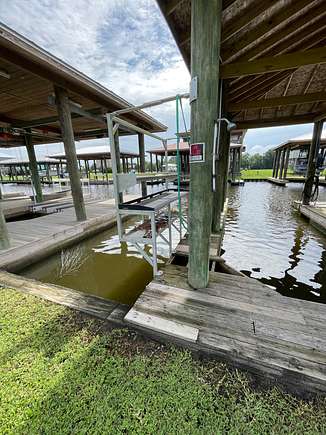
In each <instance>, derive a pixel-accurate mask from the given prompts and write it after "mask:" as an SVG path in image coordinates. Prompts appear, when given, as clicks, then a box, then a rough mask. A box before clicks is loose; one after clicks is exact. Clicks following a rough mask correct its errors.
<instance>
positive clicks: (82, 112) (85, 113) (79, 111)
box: [70, 102, 106, 125]
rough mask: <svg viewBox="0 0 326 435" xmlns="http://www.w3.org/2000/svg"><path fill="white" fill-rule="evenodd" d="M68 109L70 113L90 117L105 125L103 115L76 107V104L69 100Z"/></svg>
mask: <svg viewBox="0 0 326 435" xmlns="http://www.w3.org/2000/svg"><path fill="white" fill-rule="evenodd" d="M70 111H71V113H75V114H77V115H79V116H81V117H83V118H88V119H91V120H92V121H96V122H98V123H100V124H105V125H106V120H105V118H104V116H100V115H96V114H94V113H92V111H89V110H85V109H83V108H82V107H78V106H77V105H76V104H74V103H72V102H70Z"/></svg>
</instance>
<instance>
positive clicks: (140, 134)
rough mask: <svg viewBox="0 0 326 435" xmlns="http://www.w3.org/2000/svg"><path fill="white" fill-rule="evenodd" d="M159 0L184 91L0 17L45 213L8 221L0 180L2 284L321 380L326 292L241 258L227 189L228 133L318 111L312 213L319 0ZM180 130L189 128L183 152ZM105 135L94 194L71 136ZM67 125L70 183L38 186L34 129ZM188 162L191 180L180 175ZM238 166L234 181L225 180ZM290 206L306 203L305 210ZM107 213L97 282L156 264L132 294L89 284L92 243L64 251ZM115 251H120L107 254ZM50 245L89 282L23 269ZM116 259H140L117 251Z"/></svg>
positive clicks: (267, 370) (290, 121) (16, 142)
mask: <svg viewBox="0 0 326 435" xmlns="http://www.w3.org/2000/svg"><path fill="white" fill-rule="evenodd" d="M157 4H158V6H159V8H160V11H161V13H162V20H163V19H165V21H166V23H167V25H168V26H169V29H170V30H171V33H172V36H173V37H174V39H175V42H176V44H177V46H178V48H179V50H180V52H181V54H182V56H183V59H184V61H185V63H186V65H187V67H188V69H189V72H190V74H191V83H190V86H189V92H186V93H183V92H180V94H177V95H171V96H170V95H168V96H166V95H165V96H164V95H162V98H161V99H158V100H155V101H149V102H144V103H143V104H139V105H136V106H133V105H131V104H129V103H128V102H126V101H125V100H123V99H122V98H120V97H119V96H117V95H116V94H114V93H113V92H111V91H109V90H107V89H106V88H104V87H103V86H102V85H100V84H98V83H96V82H94V81H93V80H91V79H89V78H88V77H86V76H84V75H83V74H82V73H80V72H79V71H77V70H75V69H73V68H72V67H71V66H69V65H67V64H65V63H64V62H62V61H60V60H58V59H57V58H55V57H54V56H52V55H50V54H49V53H47V52H46V51H44V50H42V49H41V48H39V47H37V46H36V45H34V44H33V43H31V42H30V41H28V40H26V39H25V38H23V37H21V36H20V35H18V34H16V33H15V32H13V31H12V30H11V29H9V28H7V27H5V26H1V32H0V53H1V60H0V86H1V88H2V92H3V94H4V96H5V97H4V98H2V100H1V102H0V107H1V115H0V122H1V124H0V125H1V136H0V147H3V148H5V147H11V146H12V147H14V146H22V145H24V146H26V148H27V151H28V156H29V163H30V169H31V176H32V185H33V189H34V192H35V193H34V195H31V196H32V198H30V199H29V200H30V201H31V204H30V209H31V211H32V210H36V209H37V210H38V213H39V214H41V215H39V216H37V217H34V218H32V219H28V220H27V219H26V220H19V221H18V220H17V221H11V220H8V221H6V217H5V213H4V207H5V205H4V204H5V202H6V201H9V200H10V201H13V202H14V201H15V200H17V201H18V200H19V197H17V198H14V199H13V198H12V197H11V198H10V197H7V198H6V196H5V193H3V195H2V197H3V199H2V200H1V201H0V249H1V251H0V269H1V270H0V284H1V286H6V287H11V288H16V289H18V290H19V291H21V292H25V293H28V294H34V295H36V296H38V297H41V298H44V299H47V300H49V301H53V302H55V303H60V304H63V305H66V306H68V307H70V308H73V309H77V310H79V311H82V312H84V313H87V314H90V315H93V316H97V317H100V318H102V319H106V320H107V321H109V322H113V323H115V324H117V325H119V327H121V326H125V327H129V328H135V329H136V330H138V331H140V332H141V333H142V334H144V335H148V336H149V337H152V338H154V339H156V340H158V341H164V342H168V343H174V344H176V345H180V346H183V347H185V348H187V349H190V350H191V351H193V352H196V353H198V354H199V355H209V356H212V357H214V358H217V359H219V360H222V361H226V362H228V363H230V364H231V365H232V366H233V367H241V368H243V369H246V370H248V371H250V372H252V373H254V374H255V375H257V376H262V377H264V378H267V379H270V380H272V381H275V380H277V381H278V382H280V383H282V384H285V385H286V386H287V387H288V388H290V389H293V390H297V391H299V390H300V391H308V392H315V393H318V392H323V393H325V392H326V326H325V322H324V319H325V317H326V305H325V304H323V303H317V302H313V301H310V300H304V299H299V298H295V297H287V296H284V295H283V294H280V293H278V292H277V291H276V290H275V288H274V287H273V286H271V285H267V284H264V283H263V282H261V281H260V280H258V279H254V278H251V277H249V276H246V275H245V274H244V273H243V272H241V271H239V270H237V269H236V268H234V267H232V266H231V265H230V264H228V262H227V261H226V260H225V257H224V256H223V255H224V249H223V241H224V238H225V234H226V231H227V219H226V218H227V213H228V189H230V188H232V189H238V190H237V191H238V192H240V193H239V195H240V194H241V190H243V189H244V188H245V187H241V185H242V184H243V181H242V180H241V176H240V175H241V174H240V169H241V168H240V156H241V151H242V148H243V144H242V142H240V143H238V144H236V146H234V147H233V148H231V145H230V143H231V135H232V132H234V131H240V132H244V131H246V130H248V129H252V128H262V127H273V126H284V125H296V124H304V123H312V124H313V125H314V130H313V137H312V141H311V145H310V147H309V157H308V163H307V173H306V177H305V181H304V184H303V185H302V187H303V195H302V201H300V204H299V205H298V207H297V208H299V209H300V210H301V213H302V212H303V209H304V207H308V208H310V209H314V208H318V207H319V206H320V204H319V205H318V203H315V202H314V196H313V192H314V186H315V185H316V182H317V178H316V177H318V164H317V157H318V154H319V149H320V141H321V135H322V128H323V121H324V119H325V118H326V104H325V102H326V95H325V91H324V89H325V86H326V45H325V41H326V32H325V26H324V24H323V23H324V20H325V3H324V0H314V1H308V0H277V1H275V2H268V1H261V0H250V1H246V2H245V1H242V0H223V1H222V0H211V1H209V2H207V1H206V0H196V1H194V0H192V1H191V0H178V1H176V0H158V1H157ZM172 36H171V37H172ZM131 86H132V84H131ZM162 88H163V87H162ZM162 93H163V92H162ZM188 103H189V106H190V112H191V114H190V118H191V122H190V125H187V122H186V110H185V107H186V104H188ZM163 104H169V105H170V106H169V107H171V106H172V105H174V107H175V109H174V111H173V112H174V113H173V115H174V119H175V135H174V136H173V137H171V138H170V137H167V135H166V133H165V132H166V130H167V127H166V126H165V125H163V124H162V123H161V122H160V121H158V120H156V119H154V118H153V117H151V116H149V115H148V114H147V113H146V112H145V110H146V109H149V108H151V107H156V106H158V105H163ZM241 134H242V133H241ZM132 135H133V136H135V137H136V138H137V140H136V145H135V147H134V150H132V151H130V152H134V153H135V154H137V155H139V166H140V172H139V173H137V174H136V172H135V171H134V170H132V168H130V170H127V169H126V168H125V167H124V166H125V165H124V164H123V161H122V158H121V154H122V147H121V148H120V142H122V141H123V139H124V137H125V136H132ZM182 137H187V138H188V137H189V153H188V156H187V157H186V160H184V159H183V161H182V160H181V154H183V152H184V149H183V147H184V145H182V143H183V141H182ZM96 138H106V140H107V141H108V147H109V152H110V154H109V155H106V158H108V159H109V160H110V165H111V169H112V178H111V174H110V178H107V180H106V181H107V183H106V184H105V186H106V187H107V188H108V189H111V191H110V195H111V196H110V197H107V198H104V199H103V198H101V199H98V198H96V199H94V198H93V197H92V196H90V195H88V194H86V195H85V196H84V193H85V192H86V190H87V189H88V187H86V188H85V186H84V188H83V185H82V180H81V174H80V171H79V169H78V158H77V152H76V147H75V141H82V140H84V139H96ZM146 138H150V140H155V141H157V144H156V145H155V149H156V150H158V149H161V150H162V151H161V152H160V155H162V162H161V163H162V164H161V168H160V169H161V172H159V173H156V174H154V175H153V174H152V173H150V172H148V173H146V171H145V163H146V158H145V155H146V154H145V153H146V150H145V139H146ZM60 141H62V142H63V144H64V150H65V162H66V165H67V171H68V174H69V189H68V190H69V191H68V192H67V195H66V196H62V197H60V198H55V199H51V200H47V201H44V195H43V191H42V185H41V182H40V177H39V173H38V167H37V161H36V157H35V150H34V145H38V144H49V147H50V146H51V144H53V143H58V142H60ZM170 143H173V144H176V147H175V149H173V152H175V157H176V173H171V172H169V171H168V168H169V161H168V155H169V144H170ZM153 149H154V148H153ZM230 149H231V157H230ZM288 149H289V148H284V150H283V148H282V149H281V151H276V157H275V163H274V174H273V177H272V178H273V180H272V181H275V180H278V177H279V175H278V174H279V171H278V170H276V168H281V174H282V175H281V178H282V177H283V176H284V178H285V176H286V168H287V163H288V160H289V152H288ZM158 152H159V151H158ZM280 152H281V154H280ZM51 155H52V157H55V155H53V153H51ZM61 159H63V156H62V155H61ZM230 160H231V166H230ZM181 163H182V164H181ZM188 168H189V173H188V174H187V179H188V181H189V186H187V185H185V183H183V177H184V175H185V174H184V173H185V172H186V170H188ZM230 168H231V169H230ZM284 168H285V169H284ZM230 170H231V181H232V182H233V184H234V186H228V178H229V174H230ZM284 171H285V174H284ZM155 178H156V179H160V180H162V179H163V180H164V185H162V184H160V185H157V186H156V185H155V186H154V187H153V186H151V185H150V184H149V183H147V181H150V180H152V181H153V179H154V180H155ZM149 179H150V180H149ZM173 182H174V183H173ZM230 184H232V183H230ZM250 184H253V183H250ZM266 184H267V185H268V187H269V188H271V189H274V191H273V192H278V191H277V189H282V191H284V186H283V185H272V184H270V183H266ZM281 184H282V183H281ZM283 184H284V183H283ZM149 189H150V190H149ZM275 189H276V190H275ZM286 189H288V187H287V188H286ZM70 194H71V196H70ZM291 210H292V209H291ZM295 213H296V214H297V215H298V217H299V211H295ZM325 216H326V215H325ZM254 219H255V217H254V218H253V220H254ZM108 229H111V230H112V231H114V234H113V235H112V234H111V233H110V235H105V237H104V236H103V240H102V239H101V240H100V242H99V244H98V245H99V246H100V247H98V246H97V248H96V249H97V251H98V252H99V251H100V254H101V255H100V261H101V262H103V264H104V270H105V273H104V274H103V275H101V276H102V278H101V279H102V286H103V287H104V288H106V287H110V285H111V283H113V281H116V283H117V288H118V287H119V288H120V289H121V288H123V286H126V284H125V282H126V281H125V280H126V279H127V275H128V276H129V278H128V279H129V281H128V286H131V287H132V286H133V285H134V286H135V287H136V281H137V279H138V278H139V275H140V272H139V269H137V267H140V266H139V265H140V264H141V267H143V268H144V270H146V274H147V275H146V279H145V278H144V281H143V286H141V285H139V287H140V288H139V289H138V290H137V294H136V293H135V294H134V297H133V299H132V300H131V299H128V300H127V299H123V298H121V297H118V296H117V297H113V296H111V297H110V296H107V297H103V294H102V293H99V292H95V291H94V293H93V294H92V291H91V290H92V285H93V286H96V285H97V284H98V283H97V281H99V280H100V278H99V275H97V274H96V273H95V272H90V271H89V270H90V269H88V267H90V264H91V262H92V261H91V260H90V257H88V256H87V255H84V254H81V257H78V258H77V256H76V258H77V259H76V261H75V262H73V258H72V257H71V258H68V259H67V257H65V254H64V252H68V253H69V252H70V254H71V256H72V254H73V253H74V252H75V253H78V252H79V251H78V249H80V251H81V252H82V251H83V249H84V251H86V248H83V246H85V245H79V246H82V247H81V248H76V244H77V243H80V242H81V240H84V242H85V244H87V239H89V238H90V237H91V236H95V235H98V236H99V237H100V235H101V232H103V231H107V230H108ZM284 237H286V236H284ZM112 240H113V242H114V243H113V242H112ZM110 243H112V244H114V246H111V245H110ZM260 243H261V244H263V243H264V241H263V240H262V241H261V242H260ZM65 249H67V251H65ZM69 249H70V251H69ZM250 249H252V248H251V247H250V245H248V247H247V250H248V251H250ZM93 251H94V250H93ZM116 251H119V253H120V256H119V255H116V256H114V255H105V252H106V253H108V252H116ZM121 252H125V256H124V258H123V260H122V255H121ZM163 252H164V255H163ZM54 254H56V255H57V258H56V260H55V261H57V263H58V264H59V266H60V267H61V268H62V267H63V264H64V263H65V262H66V263H69V267H70V270H71V273H70V275H71V276H73V277H76V279H77V278H78V274H79V273H81V269H82V268H83V270H84V273H85V275H84V277H89V279H90V281H91V283H90V284H89V287H87V288H86V282H85V283H83V286H82V288H80V289H78V290H76V289H73V288H69V286H67V285H64V284H65V282H64V281H63V280H61V281H56V283H55V284H54V283H51V282H47V281H46V279H42V280H38V279H33V278H32V277H31V276H32V275H28V274H26V273H25V272H24V270H25V269H26V268H28V267H31V266H32V265H34V266H35V267H37V263H38V262H40V263H41V260H42V261H43V260H44V258H45V257H50V256H53V255H54ZM231 254H232V253H231ZM78 255H79V254H78ZM82 255H84V256H82ZM92 255H93V254H92ZM234 256H236V252H235V253H234ZM110 257H111V258H110ZM110 261H111V262H112V263H110ZM113 261H116V263H114V266H112V264H113ZM119 261H120V262H121V261H126V262H127V261H129V262H130V263H123V264H122V263H120V266H119ZM140 262H141V263H140ZM66 263H65V264H66ZM136 263H137V264H136ZM125 264H128V265H130V269H129V266H127V265H125ZM131 267H133V268H134V269H131ZM115 269H116V270H115ZM137 270H138V272H137ZM34 277H35V275H34ZM60 278H61V277H60ZM85 281H86V278H85Z"/></svg>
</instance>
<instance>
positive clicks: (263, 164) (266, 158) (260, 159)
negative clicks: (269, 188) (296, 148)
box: [241, 150, 274, 169]
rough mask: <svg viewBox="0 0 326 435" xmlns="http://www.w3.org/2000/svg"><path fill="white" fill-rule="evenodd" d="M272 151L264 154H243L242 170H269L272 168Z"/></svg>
mask: <svg viewBox="0 0 326 435" xmlns="http://www.w3.org/2000/svg"><path fill="white" fill-rule="evenodd" d="M273 157H274V156H273V151H272V150H268V151H266V153H264V154H259V153H255V154H249V153H244V154H242V157H241V167H242V169H271V168H272V167H273Z"/></svg>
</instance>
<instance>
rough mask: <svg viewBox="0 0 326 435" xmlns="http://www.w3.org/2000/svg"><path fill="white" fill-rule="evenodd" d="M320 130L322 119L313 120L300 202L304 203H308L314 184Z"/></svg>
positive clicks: (321, 129)
mask: <svg viewBox="0 0 326 435" xmlns="http://www.w3.org/2000/svg"><path fill="white" fill-rule="evenodd" d="M322 131H323V121H317V122H315V124H314V132H313V136H312V141H311V145H310V148H309V156H308V165H307V173H306V182H305V184H304V188H303V198H302V203H303V204H305V205H309V202H310V199H311V195H312V188H313V185H314V177H315V173H316V162H317V156H318V152H319V147H320V138H321V133H322Z"/></svg>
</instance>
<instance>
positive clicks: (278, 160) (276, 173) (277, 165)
mask: <svg viewBox="0 0 326 435" xmlns="http://www.w3.org/2000/svg"><path fill="white" fill-rule="evenodd" d="M280 157H281V154H280V150H277V151H276V167H275V178H277V177H278V170H279V167H280Z"/></svg>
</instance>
